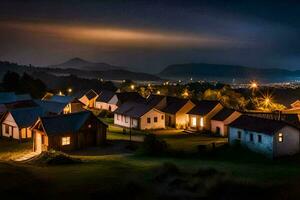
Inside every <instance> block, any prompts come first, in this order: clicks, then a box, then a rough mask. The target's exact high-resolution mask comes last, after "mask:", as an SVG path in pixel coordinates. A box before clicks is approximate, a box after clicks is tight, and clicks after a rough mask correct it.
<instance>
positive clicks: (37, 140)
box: [35, 133, 42, 153]
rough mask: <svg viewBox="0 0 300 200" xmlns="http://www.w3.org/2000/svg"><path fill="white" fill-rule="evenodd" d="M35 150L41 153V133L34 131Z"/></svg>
mask: <svg viewBox="0 0 300 200" xmlns="http://www.w3.org/2000/svg"><path fill="white" fill-rule="evenodd" d="M35 148H36V149H35V151H36V152H37V153H41V152H42V135H41V134H40V133H36V137H35Z"/></svg>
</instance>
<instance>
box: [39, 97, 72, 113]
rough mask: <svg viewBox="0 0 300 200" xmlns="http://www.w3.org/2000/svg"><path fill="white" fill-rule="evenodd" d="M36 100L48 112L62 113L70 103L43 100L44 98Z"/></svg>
mask: <svg viewBox="0 0 300 200" xmlns="http://www.w3.org/2000/svg"><path fill="white" fill-rule="evenodd" d="M35 102H36V103H37V104H38V105H39V106H40V107H41V108H43V110H44V111H45V112H47V113H54V114H60V113H61V112H63V110H64V108H65V107H66V106H67V105H68V103H60V102H55V101H43V100H35Z"/></svg>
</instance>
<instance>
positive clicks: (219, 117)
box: [211, 108, 235, 121]
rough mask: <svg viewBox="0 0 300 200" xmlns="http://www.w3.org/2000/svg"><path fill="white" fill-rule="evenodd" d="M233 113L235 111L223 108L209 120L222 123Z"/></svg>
mask: <svg viewBox="0 0 300 200" xmlns="http://www.w3.org/2000/svg"><path fill="white" fill-rule="evenodd" d="M234 112H235V110H233V109H230V108H223V109H222V110H220V111H219V112H218V113H217V114H216V115H215V116H213V117H212V118H211V119H212V120H216V121H224V120H225V119H227V118H228V117H229V116H230V115H231V114H232V113H234Z"/></svg>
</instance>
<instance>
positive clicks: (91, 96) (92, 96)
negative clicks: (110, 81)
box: [85, 90, 98, 100]
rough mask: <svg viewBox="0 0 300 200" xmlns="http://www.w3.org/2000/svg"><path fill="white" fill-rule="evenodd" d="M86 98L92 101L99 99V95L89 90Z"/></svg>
mask: <svg viewBox="0 0 300 200" xmlns="http://www.w3.org/2000/svg"><path fill="white" fill-rule="evenodd" d="M85 96H86V97H87V98H88V99H89V100H91V99H93V98H95V97H97V96H98V94H97V93H96V92H95V91H94V90H89V91H88V92H87V93H85Z"/></svg>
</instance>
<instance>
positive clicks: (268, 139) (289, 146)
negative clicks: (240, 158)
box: [229, 115, 300, 158]
mask: <svg viewBox="0 0 300 200" xmlns="http://www.w3.org/2000/svg"><path fill="white" fill-rule="evenodd" d="M299 135H300V132H299V129H298V128H296V127H294V126H292V125H290V124H287V123H286V122H283V121H279V120H270V119H264V118H260V117H253V116H246V115H242V116H240V117H239V118H237V119H236V120H234V121H233V122H232V123H230V124H229V143H230V144H231V145H234V144H236V143H239V144H241V145H242V146H245V147H247V148H248V149H250V150H252V151H254V152H257V153H261V154H263V155H265V156H267V157H270V158H275V157H279V156H287V155H293V154H296V153H298V152H299V144H300V143H299V142H300V140H299V138H300V137H299Z"/></svg>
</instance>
